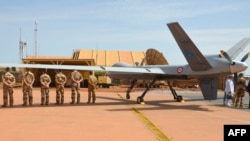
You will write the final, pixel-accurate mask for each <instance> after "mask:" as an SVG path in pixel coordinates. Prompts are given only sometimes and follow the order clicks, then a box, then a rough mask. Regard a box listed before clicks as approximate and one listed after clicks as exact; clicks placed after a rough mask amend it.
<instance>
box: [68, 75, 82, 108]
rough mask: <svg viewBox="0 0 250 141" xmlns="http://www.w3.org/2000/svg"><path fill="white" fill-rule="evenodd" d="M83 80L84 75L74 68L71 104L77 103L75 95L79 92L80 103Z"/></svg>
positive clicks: (78, 99) (78, 100) (78, 101)
mask: <svg viewBox="0 0 250 141" xmlns="http://www.w3.org/2000/svg"><path fill="white" fill-rule="evenodd" d="M82 80H83V77H82V74H81V73H80V72H79V71H77V70H74V71H73V72H72V73H71V81H72V84H71V92H72V93H71V99H72V101H71V104H74V103H75V95H76V93H77V104H79V103H80V96H81V95H80V82H81V81H82Z"/></svg>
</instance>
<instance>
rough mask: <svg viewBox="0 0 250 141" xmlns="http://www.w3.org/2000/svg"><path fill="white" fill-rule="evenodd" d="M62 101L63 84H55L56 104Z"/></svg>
mask: <svg viewBox="0 0 250 141" xmlns="http://www.w3.org/2000/svg"><path fill="white" fill-rule="evenodd" d="M63 103H64V86H61V85H58V86H56V104H63Z"/></svg>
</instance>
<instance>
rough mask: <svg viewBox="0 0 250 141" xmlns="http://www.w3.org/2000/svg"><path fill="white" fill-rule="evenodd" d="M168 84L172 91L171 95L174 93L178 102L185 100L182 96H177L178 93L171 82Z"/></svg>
mask: <svg viewBox="0 0 250 141" xmlns="http://www.w3.org/2000/svg"><path fill="white" fill-rule="evenodd" d="M167 83H168V86H169V88H170V90H171V93H172V95H173V97H174V99H175V100H176V101H177V102H181V101H182V100H183V97H182V96H181V95H177V93H176V91H175V90H174V89H173V87H172V85H171V84H170V82H169V81H167Z"/></svg>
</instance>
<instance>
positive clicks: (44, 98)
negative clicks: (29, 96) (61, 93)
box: [40, 70, 51, 105]
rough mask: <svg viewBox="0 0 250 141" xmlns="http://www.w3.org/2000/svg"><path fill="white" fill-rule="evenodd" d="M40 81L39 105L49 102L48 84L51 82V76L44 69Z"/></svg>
mask: <svg viewBox="0 0 250 141" xmlns="http://www.w3.org/2000/svg"><path fill="white" fill-rule="evenodd" d="M40 83H41V105H44V104H46V105H48V104H49V85H50V83H51V78H50V76H49V75H48V74H47V70H44V72H43V74H42V75H41V76H40Z"/></svg>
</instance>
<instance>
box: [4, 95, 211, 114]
mask: <svg viewBox="0 0 250 141" xmlns="http://www.w3.org/2000/svg"><path fill="white" fill-rule="evenodd" d="M98 99H105V100H109V101H108V102H101V101H98ZM172 103H176V102H175V100H149V101H146V104H145V106H144V105H138V104H136V102H135V101H134V100H127V99H123V98H119V97H118V98H111V97H108V96H107V97H106V96H97V101H96V103H94V104H92V103H90V104H87V103H86V102H81V103H80V104H70V103H64V104H63V105H56V104H55V103H49V104H48V105H40V103H34V104H33V105H32V106H29V105H28V106H22V105H21V104H19V105H14V106H13V107H11V108H10V107H4V108H3V107H1V109H12V108H50V107H57V108H63V107H80V106H109V105H110V106H115V105H125V106H126V105H127V106H128V107H127V108H120V109H112V110H108V111H130V110H131V108H132V107H135V106H136V105H138V106H137V107H136V108H137V109H138V110H178V109H185V110H195V111H210V110H209V109H207V108H202V107H201V105H173V104H172ZM150 106H152V107H150Z"/></svg>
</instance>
